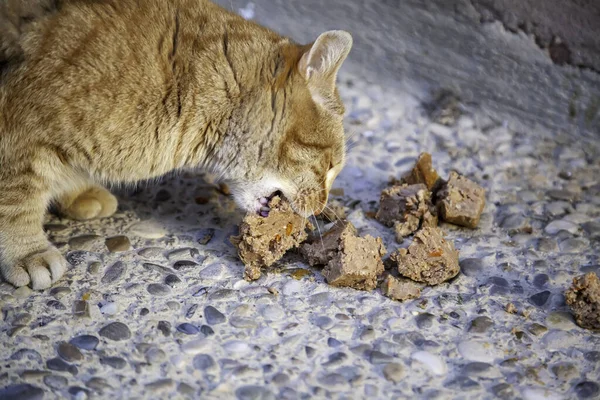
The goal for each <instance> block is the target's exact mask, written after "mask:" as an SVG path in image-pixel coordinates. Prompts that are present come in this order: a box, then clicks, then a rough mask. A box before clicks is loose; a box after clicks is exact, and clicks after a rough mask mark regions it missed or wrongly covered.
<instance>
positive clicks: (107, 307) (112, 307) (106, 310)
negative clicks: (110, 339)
mask: <svg viewBox="0 0 600 400" xmlns="http://www.w3.org/2000/svg"><path fill="white" fill-rule="evenodd" d="M117 309H118V307H117V303H114V302H111V303H106V304H104V305H103V306H102V307H100V312H101V313H102V314H106V315H113V314H116V313H117V311H118V310H117Z"/></svg>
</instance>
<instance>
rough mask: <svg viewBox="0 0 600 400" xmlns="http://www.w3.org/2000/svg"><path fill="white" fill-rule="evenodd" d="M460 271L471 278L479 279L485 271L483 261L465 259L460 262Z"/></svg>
mask: <svg viewBox="0 0 600 400" xmlns="http://www.w3.org/2000/svg"><path fill="white" fill-rule="evenodd" d="M460 270H461V272H462V273H463V274H465V275H466V276H470V277H477V276H479V274H481V272H482V271H483V260H482V259H480V258H465V259H463V260H461V261H460Z"/></svg>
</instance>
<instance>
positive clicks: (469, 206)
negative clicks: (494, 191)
mask: <svg viewBox="0 0 600 400" xmlns="http://www.w3.org/2000/svg"><path fill="white" fill-rule="evenodd" d="M437 206H438V212H439V216H440V218H441V219H443V220H444V221H446V222H449V223H451V224H455V225H460V226H466V227H467V228H475V227H477V224H479V218H480V217H481V213H482V212H483V208H484V207H485V190H484V189H483V188H482V187H481V186H479V185H478V184H476V183H475V182H473V181H471V180H469V179H467V178H465V177H464V176H461V175H459V174H457V173H456V172H454V171H453V172H451V173H450V179H448V182H447V183H446V184H445V185H443V187H442V188H441V189H440V190H439V192H438V193H437Z"/></svg>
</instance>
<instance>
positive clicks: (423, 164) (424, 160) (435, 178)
mask: <svg viewBox="0 0 600 400" xmlns="http://www.w3.org/2000/svg"><path fill="white" fill-rule="evenodd" d="M403 181H404V183H407V184H409V185H414V184H417V183H422V184H424V185H425V186H427V189H428V190H430V191H432V192H433V191H435V188H436V187H437V186H439V185H440V184H441V182H442V180H441V179H440V176H439V175H438V173H437V171H436V170H435V169H433V166H432V165H431V154H429V153H421V154H420V155H419V158H418V159H417V162H416V163H415V166H414V167H413V169H412V170H411V171H410V172H409V173H408V175H406V176H405V177H404V178H403Z"/></svg>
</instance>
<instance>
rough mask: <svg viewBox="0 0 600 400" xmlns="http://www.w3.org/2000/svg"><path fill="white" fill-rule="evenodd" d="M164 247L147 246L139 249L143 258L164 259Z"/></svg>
mask: <svg viewBox="0 0 600 400" xmlns="http://www.w3.org/2000/svg"><path fill="white" fill-rule="evenodd" d="M164 251H165V250H164V249H163V248H161V247H146V248H145V249H141V250H140V251H138V254H139V255H140V256H141V257H143V258H148V259H164V258H165V256H164Z"/></svg>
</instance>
